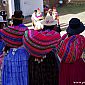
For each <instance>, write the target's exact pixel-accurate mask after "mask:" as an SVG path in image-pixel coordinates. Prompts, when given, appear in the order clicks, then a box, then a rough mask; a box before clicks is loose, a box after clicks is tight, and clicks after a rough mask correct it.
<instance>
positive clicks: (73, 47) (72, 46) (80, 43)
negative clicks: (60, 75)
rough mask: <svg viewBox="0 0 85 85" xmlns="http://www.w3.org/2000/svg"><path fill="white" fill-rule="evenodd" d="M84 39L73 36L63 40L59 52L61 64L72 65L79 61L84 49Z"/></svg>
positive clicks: (80, 36)
mask: <svg viewBox="0 0 85 85" xmlns="http://www.w3.org/2000/svg"><path fill="white" fill-rule="evenodd" d="M84 42H85V38H84V36H82V35H73V36H71V37H68V38H66V39H65V40H63V43H62V45H61V47H60V50H59V53H58V55H59V57H60V58H61V59H62V62H67V63H72V62H74V61H75V60H76V59H79V58H80V57H81V55H82V53H83V50H84V49H85V43H84Z"/></svg>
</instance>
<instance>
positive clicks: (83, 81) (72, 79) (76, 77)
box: [59, 59, 85, 85]
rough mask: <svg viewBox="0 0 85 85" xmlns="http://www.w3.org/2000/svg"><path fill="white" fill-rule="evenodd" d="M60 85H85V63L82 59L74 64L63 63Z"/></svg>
mask: <svg viewBox="0 0 85 85" xmlns="http://www.w3.org/2000/svg"><path fill="white" fill-rule="evenodd" d="M59 85H85V63H84V62H83V60H82V59H79V60H77V61H76V62H74V63H61V65H60V73H59Z"/></svg>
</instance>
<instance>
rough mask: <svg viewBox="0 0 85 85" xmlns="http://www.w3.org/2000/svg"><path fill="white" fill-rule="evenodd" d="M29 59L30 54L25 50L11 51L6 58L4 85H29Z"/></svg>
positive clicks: (3, 76)
mask: <svg viewBox="0 0 85 85" xmlns="http://www.w3.org/2000/svg"><path fill="white" fill-rule="evenodd" d="M28 58H29V54H28V52H27V51H26V50H25V49H24V48H18V49H17V50H16V49H10V51H9V53H8V55H7V56H5V58H4V63H3V69H2V85H29V84H28V80H29V79H28Z"/></svg>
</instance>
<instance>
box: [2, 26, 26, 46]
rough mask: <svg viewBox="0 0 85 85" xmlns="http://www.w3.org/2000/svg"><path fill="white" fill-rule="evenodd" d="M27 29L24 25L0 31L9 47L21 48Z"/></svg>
mask: <svg viewBox="0 0 85 85" xmlns="http://www.w3.org/2000/svg"><path fill="white" fill-rule="evenodd" d="M25 30H27V27H25V26H24V25H19V26H10V27H8V28H4V29H1V30H0V34H1V37H2V39H3V40H4V41H5V42H6V44H7V46H9V47H19V46H21V45H22V44H23V43H22V37H23V35H24V32H25Z"/></svg>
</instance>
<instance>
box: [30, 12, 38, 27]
mask: <svg viewBox="0 0 85 85" xmlns="http://www.w3.org/2000/svg"><path fill="white" fill-rule="evenodd" d="M31 20H32V26H35V23H36V22H37V20H38V18H37V10H34V12H33V14H32V17H31Z"/></svg>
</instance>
